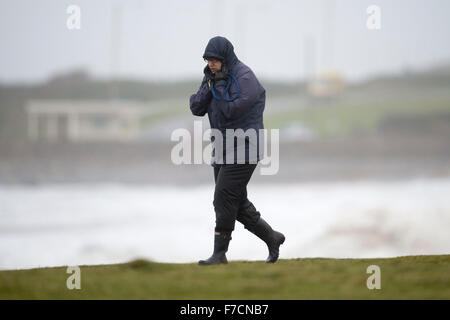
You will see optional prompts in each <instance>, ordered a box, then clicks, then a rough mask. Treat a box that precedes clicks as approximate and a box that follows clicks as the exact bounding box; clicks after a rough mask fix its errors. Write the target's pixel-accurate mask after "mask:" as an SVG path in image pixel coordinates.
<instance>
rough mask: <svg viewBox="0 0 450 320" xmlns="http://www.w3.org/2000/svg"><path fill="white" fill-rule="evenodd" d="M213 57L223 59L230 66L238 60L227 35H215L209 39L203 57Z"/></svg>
mask: <svg viewBox="0 0 450 320" xmlns="http://www.w3.org/2000/svg"><path fill="white" fill-rule="evenodd" d="M208 57H213V58H216V59H219V60H221V61H222V62H223V63H224V64H225V65H226V66H227V67H228V68H231V67H233V65H235V64H236V62H237V61H238V58H237V57H236V54H235V53H234V47H233V45H232V44H231V42H230V41H229V40H228V39H227V38H225V37H220V36H217V37H214V38H211V39H210V40H209V41H208V44H207V45H206V48H205V53H204V54H203V58H204V59H205V58H208Z"/></svg>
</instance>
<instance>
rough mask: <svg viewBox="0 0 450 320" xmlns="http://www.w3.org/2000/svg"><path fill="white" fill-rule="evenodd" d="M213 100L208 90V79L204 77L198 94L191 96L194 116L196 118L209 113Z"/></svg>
mask: <svg viewBox="0 0 450 320" xmlns="http://www.w3.org/2000/svg"><path fill="white" fill-rule="evenodd" d="M211 98H212V94H211V91H210V90H209V88H208V84H207V82H206V77H203V81H202V84H201V85H200V88H199V89H198V91H197V93H194V94H193V95H191V98H190V99H189V104H190V108H191V112H192V114H193V115H194V116H200V117H202V116H204V115H205V113H206V112H207V111H208V104H209V102H210V101H211Z"/></svg>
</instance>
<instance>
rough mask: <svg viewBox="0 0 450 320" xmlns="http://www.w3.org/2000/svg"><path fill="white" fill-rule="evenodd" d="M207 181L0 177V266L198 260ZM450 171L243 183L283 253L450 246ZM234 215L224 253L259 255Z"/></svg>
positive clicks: (204, 233)
mask: <svg viewBox="0 0 450 320" xmlns="http://www.w3.org/2000/svg"><path fill="white" fill-rule="evenodd" d="M213 193H214V186H213V185H201V186H197V187H192V186H191V187H182V188H181V187H168V186H157V185H148V186H137V185H104V184H98V185H90V184H82V185H45V186H39V187H31V186H0V268H1V269H16V268H31V267H40V266H60V265H84V264H106V263H118V262H125V261H129V260H131V259H134V258H138V257H140V258H146V259H151V260H154V261H161V262H195V261H197V260H199V259H203V258H207V257H209V255H210V254H211V253H212V247H213V230H214V222H215V213H214V209H213ZM449 195H450V179H420V180H408V181H398V182H377V181H365V182H340V183H305V184H278V185H252V184H250V185H249V186H248V196H249V199H250V200H251V201H252V202H253V203H254V205H255V206H256V208H257V209H258V210H259V211H260V212H261V214H262V216H263V217H264V219H266V220H267V221H268V222H269V223H270V224H271V225H272V226H273V227H274V228H275V229H278V230H280V231H282V232H283V233H284V234H285V235H286V242H285V244H284V245H283V246H282V247H281V254H280V258H301V257H335V258H344V257H345V258H368V257H392V256H401V255H418V254H449V253H450V232H449V230H450V197H449ZM266 255H267V249H266V247H265V245H264V243H263V242H262V241H261V240H259V239H258V238H256V237H255V236H254V235H253V234H251V233H249V232H248V231H247V230H245V229H244V228H243V226H242V225H240V223H239V222H236V229H235V232H234V233H233V240H232V241H231V243H230V247H229V252H228V254H227V256H228V259H229V260H236V259H239V260H241V259H247V260H262V259H265V258H266Z"/></svg>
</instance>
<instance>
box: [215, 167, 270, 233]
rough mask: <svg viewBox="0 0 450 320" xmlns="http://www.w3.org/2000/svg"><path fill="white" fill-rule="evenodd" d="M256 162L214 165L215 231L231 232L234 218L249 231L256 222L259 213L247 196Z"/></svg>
mask: <svg viewBox="0 0 450 320" xmlns="http://www.w3.org/2000/svg"><path fill="white" fill-rule="evenodd" d="M256 166H257V164H222V165H219V166H218V167H214V180H215V183H216V187H215V190H214V202H213V204H214V211H215V212H216V227H215V231H218V232H221V231H226V232H231V231H233V230H234V225H235V222H236V220H237V221H239V222H241V223H242V224H243V225H244V227H245V228H246V229H248V230H250V231H252V230H253V228H254V226H255V224H256V223H257V222H258V220H259V217H260V216H261V215H260V213H259V212H258V211H257V210H256V208H255V206H254V205H253V204H252V203H251V202H250V201H249V200H248V198H247V184H248V182H249V181H250V178H251V176H252V174H253V171H255V168H256Z"/></svg>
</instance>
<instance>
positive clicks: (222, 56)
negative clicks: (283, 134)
mask: <svg viewBox="0 0 450 320" xmlns="http://www.w3.org/2000/svg"><path fill="white" fill-rule="evenodd" d="M203 57H204V58H206V57H215V58H217V59H219V60H222V68H223V65H225V66H226V68H227V69H228V72H229V74H230V73H231V74H232V75H234V76H235V78H236V79H237V82H238V84H239V89H240V90H239V89H238V86H237V85H236V83H235V82H234V81H231V79H230V81H231V86H230V87H229V90H228V92H227V93H226V97H228V98H229V97H233V98H234V97H236V96H237V98H236V99H234V100H233V101H226V100H224V99H220V100H219V101H218V100H216V99H215V98H214V97H213V96H212V93H211V89H210V88H209V87H208V84H207V81H206V76H205V77H203V80H202V83H201V85H200V88H199V89H198V91H197V93H195V94H193V95H191V97H190V108H191V111H192V114H193V115H196V116H204V115H205V114H206V113H208V117H209V123H210V126H211V128H214V129H218V130H220V131H221V132H222V135H223V138H224V141H223V143H224V144H223V152H224V154H223V163H228V162H226V155H227V154H228V153H230V152H233V153H234V161H233V163H237V157H236V156H237V152H236V148H237V147H238V145H239V144H240V142H239V141H238V140H239V139H235V141H234V144H233V148H232V149H228V150H227V149H226V134H225V130H226V129H242V130H244V131H247V130H248V129H255V132H256V137H257V143H256V146H255V145H253V146H252V147H254V148H257V149H256V150H257V152H256V156H257V157H256V158H254V157H252V154H253V153H249V148H250V142H249V139H248V137H245V141H244V139H242V141H241V143H242V144H244V143H245V163H256V162H257V161H259V160H261V158H262V154H263V149H262V148H259V147H260V145H261V146H262V144H263V142H262V141H261V143H260V138H263V136H261V137H260V136H259V134H258V133H259V129H264V124H263V112H264V107H265V103H266V90H265V89H264V88H263V87H262V86H261V84H260V83H259V81H258V79H257V78H256V76H255V74H254V73H253V71H252V70H251V69H250V68H249V67H248V66H246V65H245V64H244V63H242V62H241V61H240V60H239V59H238V58H237V57H236V55H235V53H234V48H233V45H232V44H231V42H230V41H229V40H228V39H226V38H224V37H214V38H212V39H211V40H209V42H208V44H207V46H206V49H205V52H204V54H203ZM229 78H231V77H230V76H229ZM226 85H227V81H225V80H222V81H219V82H217V83H216V84H215V85H214V89H215V93H216V96H219V97H222V95H223V94H224V91H225V87H226ZM211 141H212V142H213V146H214V137H211ZM242 144H241V145H242ZM217 159H218V157H216V155H215V150H214V149H213V154H212V161H211V165H212V166H214V167H215V166H217V163H216V160H217Z"/></svg>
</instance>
